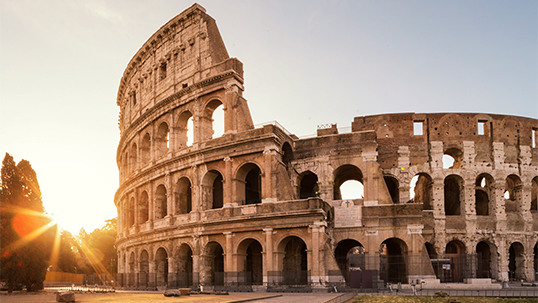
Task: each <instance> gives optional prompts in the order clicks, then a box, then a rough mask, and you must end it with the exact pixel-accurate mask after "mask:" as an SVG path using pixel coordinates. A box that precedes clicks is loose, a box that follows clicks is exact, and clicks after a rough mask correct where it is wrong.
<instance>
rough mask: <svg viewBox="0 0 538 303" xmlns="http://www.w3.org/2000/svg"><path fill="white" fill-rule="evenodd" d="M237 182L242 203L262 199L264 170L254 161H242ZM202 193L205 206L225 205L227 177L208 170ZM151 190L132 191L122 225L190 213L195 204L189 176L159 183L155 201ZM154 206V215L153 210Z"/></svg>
mask: <svg viewBox="0 0 538 303" xmlns="http://www.w3.org/2000/svg"><path fill="white" fill-rule="evenodd" d="M235 180H236V181H237V182H235V184H236V185H237V193H238V196H239V199H240V201H241V204H245V205H247V204H257V203H261V198H262V192H261V190H262V183H261V170H260V168H259V166H258V165H256V164H254V163H247V164H245V165H243V166H242V167H241V168H240V169H239V170H238V173H237V175H236V178H235ZM200 187H201V195H202V199H203V205H202V209H203V210H209V209H217V208H222V207H223V206H224V178H223V176H222V174H221V173H220V172H219V171H218V170H210V171H208V172H207V173H206V174H205V175H204V177H203V178H202V183H201V186H200ZM148 192H151V191H150V190H148V189H146V190H142V192H141V193H140V194H139V195H138V197H137V196H136V195H130V198H129V199H128V200H126V201H125V202H124V205H123V212H122V214H123V222H122V223H123V227H130V226H133V225H135V224H143V223H145V222H147V221H148V220H151V219H154V220H159V219H163V218H165V217H166V216H168V215H181V214H188V213H190V212H191V211H192V210H193V209H194V208H193V206H194V207H195V205H193V184H192V182H191V181H190V179H189V178H188V177H181V178H179V179H178V181H177V182H176V184H175V185H174V186H173V188H172V192H171V193H170V190H168V189H167V187H166V186H165V184H162V183H161V184H159V185H157V187H156V188H155V191H154V199H153V203H150V199H149V197H150V195H149V194H148ZM151 209H153V216H152V215H151V212H150V210H151Z"/></svg>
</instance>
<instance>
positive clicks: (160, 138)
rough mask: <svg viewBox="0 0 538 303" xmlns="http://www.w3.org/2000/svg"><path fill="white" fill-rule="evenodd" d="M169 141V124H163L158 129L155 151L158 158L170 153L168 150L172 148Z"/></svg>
mask: <svg viewBox="0 0 538 303" xmlns="http://www.w3.org/2000/svg"><path fill="white" fill-rule="evenodd" d="M169 139H170V137H169V128H168V124H167V123H166V122H162V123H161V124H160V125H159V128H158V129H157V136H156V137H155V149H156V154H157V157H158V158H160V157H162V156H164V155H166V154H167V153H168V149H169V148H170V144H169Z"/></svg>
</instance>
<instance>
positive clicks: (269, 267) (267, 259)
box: [263, 228, 274, 285]
mask: <svg viewBox="0 0 538 303" xmlns="http://www.w3.org/2000/svg"><path fill="white" fill-rule="evenodd" d="M263 232H264V233H265V251H264V252H263V256H264V258H263V284H264V285H267V283H271V282H274V281H273V279H272V278H273V277H272V276H269V274H270V273H271V272H273V271H274V269H273V229H272V228H264V229H263Z"/></svg>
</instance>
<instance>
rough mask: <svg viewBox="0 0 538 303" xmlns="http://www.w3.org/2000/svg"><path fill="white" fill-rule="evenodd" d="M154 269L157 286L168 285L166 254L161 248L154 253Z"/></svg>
mask: <svg viewBox="0 0 538 303" xmlns="http://www.w3.org/2000/svg"><path fill="white" fill-rule="evenodd" d="M155 267H156V268H155V272H156V273H157V286H166V285H168V253H166V250H164V248H162V247H161V248H159V249H157V252H156V253H155Z"/></svg>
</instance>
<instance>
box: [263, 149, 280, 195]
mask: <svg viewBox="0 0 538 303" xmlns="http://www.w3.org/2000/svg"><path fill="white" fill-rule="evenodd" d="M263 156H264V160H265V165H264V166H265V167H264V169H263V171H264V173H263V176H262V192H261V194H262V197H261V198H262V199H261V200H262V202H276V201H277V199H276V195H275V193H274V190H273V180H272V176H273V174H272V168H273V158H274V157H275V156H276V150H275V148H274V147H266V148H265V150H264V151H263ZM275 190H276V189H275Z"/></svg>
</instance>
